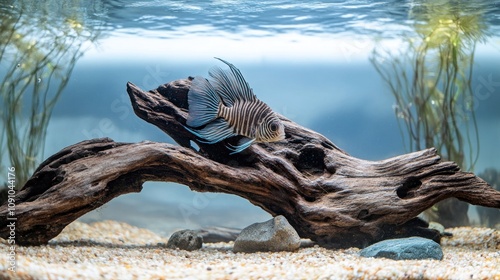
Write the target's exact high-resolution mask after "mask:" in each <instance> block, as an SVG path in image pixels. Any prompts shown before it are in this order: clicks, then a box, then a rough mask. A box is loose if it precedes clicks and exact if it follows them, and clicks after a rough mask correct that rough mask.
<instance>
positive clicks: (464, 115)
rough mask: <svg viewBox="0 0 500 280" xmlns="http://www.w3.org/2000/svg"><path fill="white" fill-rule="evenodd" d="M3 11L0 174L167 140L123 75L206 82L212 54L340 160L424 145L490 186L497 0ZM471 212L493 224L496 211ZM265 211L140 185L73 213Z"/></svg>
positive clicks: (172, 225) (238, 223) (241, 219)
mask: <svg viewBox="0 0 500 280" xmlns="http://www.w3.org/2000/svg"><path fill="white" fill-rule="evenodd" d="M0 12H1V27H0V47H1V49H0V59H1V61H0V78H1V79H2V85H1V88H0V93H1V95H2V98H1V99H0V102H1V103H0V110H1V113H2V119H1V120H2V122H1V123H0V124H1V128H2V140H1V142H0V145H1V151H2V153H1V157H0V158H1V167H2V170H3V171H2V173H1V174H0V178H1V180H2V181H5V180H6V178H5V177H6V175H7V171H6V170H7V168H8V167H10V166H15V167H16V169H17V170H26V172H29V171H30V170H31V173H32V172H33V170H34V168H36V166H38V164H39V163H40V162H41V161H42V160H43V159H45V158H47V157H48V156H50V155H52V154H54V153H56V152H57V151H59V150H60V149H62V148H64V147H66V146H69V145H72V144H75V143H77V142H79V141H82V140H86V139H91V138H100V137H109V138H112V139H113V140H115V141H119V142H139V141H143V140H149V141H157V142H167V143H174V142H173V140H172V139H171V138H170V137H169V136H168V135H166V134H164V133H163V132H161V131H160V130H159V129H158V128H156V127H155V126H153V125H151V124H149V123H146V122H144V121H142V120H141V119H140V118H138V117H137V116H136V115H135V114H134V112H133V110H132V107H131V105H130V100H129V98H128V95H127V94H126V90H125V86H126V83H127V82H128V81H130V82H132V83H135V84H136V85H138V86H139V87H141V88H142V89H144V90H149V89H154V88H156V87H157V86H159V85H161V84H164V83H167V82H170V81H173V80H177V79H183V78H187V77H188V76H197V75H201V76H207V75H208V71H209V70H210V69H211V68H212V67H213V66H215V65H217V66H223V65H222V64H221V63H220V62H219V61H217V60H215V59H214V57H220V58H223V59H224V60H227V61H229V62H231V63H232V64H234V65H235V66H236V67H238V68H239V69H240V71H241V72H242V74H243V76H244V77H245V79H246V80H247V81H248V83H249V84H250V86H251V87H252V88H253V90H254V93H255V94H256V95H257V97H258V98H259V99H261V100H262V101H264V102H266V103H267V104H268V105H269V106H270V107H271V108H273V110H274V111H276V112H278V113H280V114H282V115H284V116H285V117H287V118H289V119H291V120H293V121H295V122H297V123H299V124H300V125H302V126H305V127H308V128H310V129H313V130H316V131H318V132H319V133H322V134H323V135H325V136H326V137H328V138H329V139H330V140H332V141H333V142H334V143H335V144H336V145H338V146H339V147H340V148H342V149H343V150H345V151H346V152H348V153H349V154H351V155H353V156H356V157H359V158H363V159H368V160H382V159H386V158H389V157H392V156H396V155H399V154H403V153H407V152H410V151H414V150H418V149H423V148H426V147H431V146H435V147H438V148H439V149H440V151H441V154H442V155H443V157H445V158H447V159H451V160H454V161H457V162H459V164H460V165H461V167H462V169H464V170H470V171H473V172H475V173H476V174H477V175H479V176H481V177H483V178H484V179H486V180H488V182H490V184H492V185H495V186H496V187H497V188H499V186H500V148H499V143H500V1H444V0H439V1H423V0H422V1H396V0H394V1H328V2H319V1H310V2H304V3H298V2H292V1H230V0H229V1H203V2H200V1H126V0H114V1H83V0H81V1H78V0H74V1H55V0H48V1H34V0H32V1H29V0H24V1H23V0H20V1H8V0H6V1H2V2H1V3H0ZM103 172H106V171H105V170H103ZM31 173H29V175H25V177H26V179H27V178H29V176H30V174H31ZM18 178H21V179H22V175H21V174H19V175H18ZM468 213H469V218H470V223H471V224H472V225H488V226H495V225H496V224H497V223H500V211H499V210H498V209H494V210H492V211H490V212H488V213H489V214H485V212H483V210H477V209H475V208H474V207H469V209H468ZM485 215H489V216H490V218H488V219H484V218H483V219H480V217H481V216H485ZM268 218H270V215H269V214H267V213H266V212H264V211H263V210H261V209H260V208H258V207H257V206H254V205H252V204H250V203H249V202H248V201H246V200H244V199H242V198H239V197H237V196H233V195H226V194H216V193H196V192H191V191H190V190H189V189H188V188H187V187H186V186H182V185H177V184H173V183H164V182H147V183H146V184H145V185H144V189H143V190H142V192H141V193H138V194H127V195H123V196H120V197H118V198H116V199H114V200H112V201H111V202H109V203H108V204H106V205H104V206H103V207H101V208H100V209H97V210H95V211H93V212H90V213H88V214H86V215H85V216H83V217H81V218H80V220H82V221H85V222H91V221H98V220H107V219H113V220H118V221H124V222H127V223H130V224H132V225H136V226H139V227H145V228H149V229H152V230H154V231H156V232H158V233H161V234H165V235H167V234H169V233H171V232H172V231H173V230H176V229H183V228H190V229H196V228H200V227H206V226H224V227H236V228H242V227H245V226H247V225H249V224H251V223H254V222H261V221H264V220H266V219H268Z"/></svg>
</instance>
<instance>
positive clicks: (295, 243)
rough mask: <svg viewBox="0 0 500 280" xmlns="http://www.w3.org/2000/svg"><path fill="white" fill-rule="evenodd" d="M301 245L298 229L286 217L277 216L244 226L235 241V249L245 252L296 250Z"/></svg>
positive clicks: (235, 250)
mask: <svg viewBox="0 0 500 280" xmlns="http://www.w3.org/2000/svg"><path fill="white" fill-rule="evenodd" d="M299 247H300V237H299V235H298V234H297V231H295V229H294V228H293V227H292V226H291V225H290V224H289V223H288V221H287V220H286V218H285V217H283V216H276V217H274V218H273V219H271V220H269V221H266V222H263V223H255V224H252V225H250V226H248V227H246V228H244V229H243V230H242V231H241V233H240V235H239V236H238V238H236V240H235V241H234V247H233V251H234V252H245V253H253V252H266V251H270V252H279V251H296V250H297V249H299Z"/></svg>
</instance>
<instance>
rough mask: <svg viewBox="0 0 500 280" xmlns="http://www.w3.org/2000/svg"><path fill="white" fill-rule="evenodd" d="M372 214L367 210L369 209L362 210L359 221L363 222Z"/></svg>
mask: <svg viewBox="0 0 500 280" xmlns="http://www.w3.org/2000/svg"><path fill="white" fill-rule="evenodd" d="M369 213H370V212H369V211H368V210H367V209H362V210H361V211H359V214H358V219H359V220H363V219H365V218H366V217H368V214H369Z"/></svg>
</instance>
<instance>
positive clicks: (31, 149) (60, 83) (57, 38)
mask: <svg viewBox="0 0 500 280" xmlns="http://www.w3.org/2000/svg"><path fill="white" fill-rule="evenodd" d="M74 4H75V3H74ZM81 4H82V5H83V3H81ZM61 5H63V3H61V2H57V1H44V2H39V1H30V0H25V1H15V2H13V3H12V5H8V4H7V3H2V4H1V6H0V9H1V10H2V24H1V25H0V61H1V65H2V69H0V75H1V76H0V77H1V79H2V81H1V84H0V102H1V106H0V120H1V122H0V125H1V128H2V131H4V133H3V134H2V136H1V138H0V148H1V150H2V151H6V152H3V153H2V157H1V158H0V167H1V170H6V168H7V167H8V166H7V165H9V166H12V167H14V168H15V179H16V186H17V188H20V187H22V186H23V185H24V183H25V182H26V180H27V179H28V178H29V176H31V174H32V173H33V171H34V169H35V167H36V166H37V165H38V164H39V163H40V159H41V158H42V157H43V149H44V146H45V138H46V133H47V126H48V123H49V120H50V117H51V114H52V110H53V108H54V106H55V104H56V103H57V101H58V100H59V98H60V96H61V94H62V92H63V90H64V88H65V87H66V85H67V83H68V81H69V78H70V76H71V72H72V70H73V67H74V65H75V63H76V61H77V60H78V59H79V58H80V57H81V56H82V54H83V49H84V48H85V46H86V45H87V44H88V42H93V41H95V40H96V39H97V38H98V35H99V33H98V32H96V31H93V30H91V29H88V28H85V27H84V24H83V16H82V15H81V14H78V13H76V12H75V13H62V12H61V10H62V8H61V7H62V6H61ZM0 174H1V175H0V176H3V177H5V176H6V175H7V172H1V173H0ZM3 179H4V178H3ZM2 181H4V182H5V181H6V180H2ZM5 190H6V189H4V190H3V193H4V194H5Z"/></svg>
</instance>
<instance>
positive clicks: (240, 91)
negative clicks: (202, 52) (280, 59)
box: [185, 58, 285, 154]
mask: <svg viewBox="0 0 500 280" xmlns="http://www.w3.org/2000/svg"><path fill="white" fill-rule="evenodd" d="M217 59H218V60H220V61H222V62H224V63H225V64H226V65H228V66H229V70H230V71H224V70H222V69H220V68H215V69H213V70H212V71H210V72H209V74H210V76H211V77H212V78H213V80H212V81H208V80H207V79H205V78H203V77H196V78H194V80H193V81H192V83H191V87H190V89H189V92H188V104H189V115H188V118H187V120H186V124H187V125H188V126H189V127H187V126H186V127H185V128H186V129H187V130H188V131H189V132H191V133H192V134H194V135H196V136H197V137H198V138H200V139H201V141H202V142H203V143H207V144H214V143H217V142H220V141H222V140H224V139H226V138H229V137H232V136H237V135H240V136H244V138H242V139H241V140H240V142H239V143H238V145H236V146H233V145H230V144H228V145H227V148H228V149H229V150H230V151H231V153H230V154H235V153H239V152H241V151H243V150H245V149H246V148H248V147H250V145H251V144H252V143H253V142H274V141H279V140H283V139H285V128H284V126H283V124H282V123H281V121H280V120H279V119H278V117H277V116H276V114H275V113H274V112H273V111H272V110H271V108H269V106H267V104H265V103H264V102H262V101H260V100H259V99H257V97H256V96H255V95H254V94H253V91H252V89H251V88H250V86H249V85H248V83H247V82H246V81H245V79H244V78H243V76H242V75H241V72H240V70H238V69H237V68H236V67H235V66H234V65H232V64H231V63H229V62H227V61H224V60H222V59H220V58H217ZM202 126H204V127H203V128H199V127H202ZM196 128H199V129H196Z"/></svg>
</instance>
